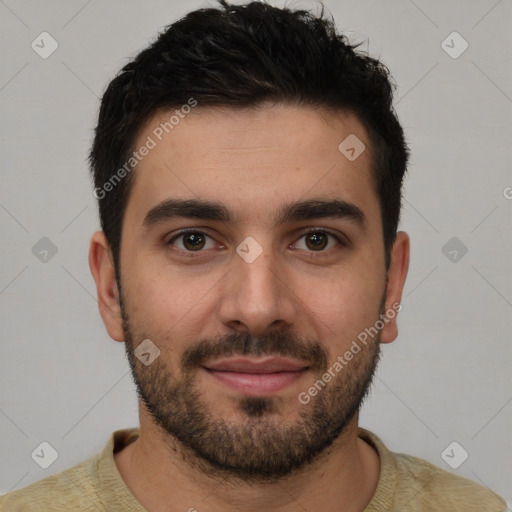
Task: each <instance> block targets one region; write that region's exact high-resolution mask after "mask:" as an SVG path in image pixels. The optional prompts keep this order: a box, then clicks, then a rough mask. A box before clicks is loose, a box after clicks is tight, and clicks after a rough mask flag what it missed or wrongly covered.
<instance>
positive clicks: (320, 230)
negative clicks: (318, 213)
mask: <svg viewBox="0 0 512 512" xmlns="http://www.w3.org/2000/svg"><path fill="white" fill-rule="evenodd" d="M312 233H315V234H316V233H321V234H324V235H328V236H331V237H333V238H334V239H335V240H336V241H337V242H338V244H339V245H340V246H342V247H346V246H347V245H348V243H347V242H345V241H344V240H343V239H342V238H341V237H340V236H338V235H336V234H335V233H333V232H332V231H329V230H326V229H324V228H310V229H308V230H307V231H304V232H303V233H302V234H301V235H300V237H299V238H298V240H300V239H301V238H303V237H305V236H307V235H309V234H312ZM189 234H200V235H206V236H207V237H209V238H213V237H211V236H210V235H208V233H205V232H204V231H200V230H199V229H193V228H185V229H182V230H180V231H178V232H177V233H176V234H175V235H174V236H173V237H172V238H171V239H169V240H168V241H167V242H165V244H164V245H165V246H168V245H172V244H173V243H174V242H175V241H176V240H177V239H178V238H180V237H183V236H185V235H189ZM332 249H334V248H331V249H327V250H322V251H308V252H311V253H313V254H315V255H318V256H316V257H322V256H323V255H326V253H327V252H329V251H330V250H332ZM177 250H178V251H180V252H182V253H185V254H186V255H187V256H190V257H194V255H196V254H200V253H204V252H206V251H203V250H199V251H184V250H183V249H177Z"/></svg>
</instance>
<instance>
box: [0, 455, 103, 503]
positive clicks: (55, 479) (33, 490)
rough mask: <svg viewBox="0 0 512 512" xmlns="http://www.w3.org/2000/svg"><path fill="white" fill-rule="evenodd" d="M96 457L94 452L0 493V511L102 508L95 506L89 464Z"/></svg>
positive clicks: (95, 500)
mask: <svg viewBox="0 0 512 512" xmlns="http://www.w3.org/2000/svg"><path fill="white" fill-rule="evenodd" d="M97 458H98V456H97V455H95V456H94V457H91V458H90V459H87V460H85V461H83V462H80V463H79V464H77V465H75V466H73V467H71V468H69V469H66V470H64V471H61V472H60V473H56V474H55V475H51V476H49V477H46V478H44V479H42V480H39V481H37V482H34V483H32V484H30V485H28V486H26V487H24V488H22V489H19V490H17V491H13V492H10V493H8V494H5V495H4V496H0V512H18V511H19V512H21V511H23V512H36V511H41V510H53V511H55V512H61V511H62V512H64V511H68V510H71V509H75V510H85V511H88V510H91V511H92V510H95V511H96V512H97V511H98V510H99V509H100V510H102V509H101V508H99V507H98V506H97V498H96V496H95V489H94V485H93V482H92V479H91V476H90V475H91V465H94V464H95V461H96V460H97ZM70 506H71V508H70Z"/></svg>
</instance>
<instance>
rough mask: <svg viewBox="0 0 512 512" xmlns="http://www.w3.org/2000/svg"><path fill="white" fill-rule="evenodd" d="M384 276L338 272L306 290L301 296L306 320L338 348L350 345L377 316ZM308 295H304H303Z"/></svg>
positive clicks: (368, 273)
mask: <svg viewBox="0 0 512 512" xmlns="http://www.w3.org/2000/svg"><path fill="white" fill-rule="evenodd" d="M383 279H384V278H383V276H376V275H373V274H372V272H371V271H368V268H366V271H365V272H362V271H361V272H359V271H357V270H355V269H350V270H346V271H344V272H340V273H339V274H338V275H337V276H336V277H330V278H329V279H325V280H323V281H317V282H316V286H307V285H306V288H305V289H303V290H302V291H303V293H301V296H302V297H304V299H303V300H304V302H305V303H306V304H307V306H308V312H307V314H308V316H309V318H310V319H311V321H313V322H314V323H315V324H316V328H317V329H318V332H320V333H322V335H324V336H326V339H328V338H331V339H333V343H336V344H339V346H340V347H344V346H345V345H347V344H348V345H350V343H351V341H352V340H353V339H354V338H355V337H356V336H357V335H358V334H359V333H360V332H361V331H363V330H364V329H365V327H368V326H370V325H373V324H374V323H375V321H376V319H377V318H378V315H379V313H380V302H381V298H382V294H383V292H384V287H383V284H381V281H382V283H383ZM306 291H307V293H306Z"/></svg>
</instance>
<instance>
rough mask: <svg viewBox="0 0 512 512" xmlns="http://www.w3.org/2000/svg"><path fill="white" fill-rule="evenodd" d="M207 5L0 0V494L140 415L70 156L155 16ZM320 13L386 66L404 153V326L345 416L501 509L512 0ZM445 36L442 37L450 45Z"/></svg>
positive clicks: (507, 436) (509, 266) (96, 446)
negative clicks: (98, 279) (362, 399)
mask: <svg viewBox="0 0 512 512" xmlns="http://www.w3.org/2000/svg"><path fill="white" fill-rule="evenodd" d="M211 3H212V4H213V2H211ZM274 3H275V4H276V5H282V3H281V2H274ZM204 5H206V4H205V3H204V2H198V1H190V0H188V1H172V2H170V1H163V0H151V1H147V2H135V1H121V0H109V1H99V0H90V1H87V0H70V1H66V2H62V1H61V2H59V1H57V0H45V1H40V2H35V1H27V0H16V1H15V0H0V44H1V66H0V69H1V78H0V109H1V119H2V124H1V131H0V140H1V159H0V169H1V189H0V190H1V194H0V229H1V232H2V242H1V245H0V251H1V266H0V322H1V329H2V331H1V344H0V351H1V352H0V431H1V436H0V454H1V455H0V460H1V461H2V463H1V468H0V494H4V493H6V492H8V491H10V490H14V489H19V488H22V487H24V486H26V485H28V484H29V483H31V482H33V481H36V480H39V479H41V478H43V477H45V476H48V475H50V474H52V473H56V472H58V471H61V470H63V469H65V468H67V467H69V466H71V465H73V464H75V463H78V462H80V461H81V460H83V459H85V458H87V457H89V456H91V455H93V454H94V453H97V452H98V451H100V450H101V449H102V448H103V446H104V444H105V442H106V440H107V437H108V435H109V434H110V433H111V432H112V431H113V430H115V429H118V428H125V427H131V426H136V425H137V424H138V418H137V403H136V395H135V390H134V385H133V384H132V381H131V376H130V374H129V369H128V364H127V362H126V360H125V356H124V348H123V346H122V344H120V343H115V342H113V341H112V340H110V338H109V337H108V335H107V333H106V331H105V329H104V326H103V324H102V321H101V319H100V316H99V313H98V308H97V304H96V299H95V297H96V290H95V286H94V282H93V279H92V277H91V275H90V271H89V267H88V263H87V254H88V246H89V239H90V235H91V234H92V233H93V231H95V230H96V229H97V228H98V226H99V222H98V218H97V213H96V205H95V200H94V198H93V195H92V186H91V182H90V178H89V175H88V168H87V164H86V156H87V152H88V149H89V144H90V141H91V135H92V129H93V127H94V123H95V119H96V115H97V109H98V105H99V99H98V98H99V97H101V94H102V92H103V90H104V88H105V87H106V85H107V83H108V81H109V80H110V79H111V78H113V76H114V74H115V73H116V72H117V70H118V69H119V68H120V67H121V66H122V65H123V64H125V63H126V62H127V60H128V58H129V57H130V56H134V55H135V54H136V53H137V52H138V51H140V50H141V49H142V48H143V47H144V46H146V45H147V43H148V42H149V41H150V40H152V39H153V38H154V37H155V36H156V34H157V32H158V31H159V30H161V29H162V28H163V27H164V26H165V25H167V24H169V23H171V22H172V21H174V20H175V19H177V18H178V17H181V16H182V15H184V14H185V13H186V12H188V11H189V10H192V9H194V8H196V7H199V6H204ZM291 5H292V6H301V7H304V6H305V7H307V8H312V7H313V8H314V7H315V5H317V4H315V3H314V2H308V1H302V2H292V3H291ZM325 5H326V6H327V7H328V8H329V9H330V10H331V12H332V13H333V14H334V17H335V19H336V21H337V24H338V26H339V28H340V29H341V30H344V31H347V32H351V33H352V35H351V37H352V38H353V40H361V41H363V40H364V41H366V42H365V45H364V47H367V48H369V51H370V53H371V54H372V55H373V56H377V57H380V58H381V59H382V60H383V61H384V63H385V64H387V65H388V66H389V67H390V69H391V71H392V73H393V75H394V77H395V80H396V82H397V83H398V85H399V88H398V91H397V103H396V108H397V112H398V114H399V117H400V119H401V121H402V123H403V126H404V128H405V130H406V133H407V137H408V140H409V143H410V145H411V149H412V160H411V164H410V168H409V176H408V178H407V180H406V183H405V204H404V206H405V209H404V213H403V220H402V223H401V229H403V230H406V231H407V232H408V233H409V234H410V236H411V241H412V255H411V266H410V271H409V276H408V281H407V284H406V287H405V293H404V297H403V310H402V313H401V314H400V321H399V327H400V334H399V338H398V340H397V341H395V342H394V343H393V344H391V345H387V346H384V347H383V350H384V356H383V360H382V362H381V365H380V368H379V371H378V376H377V378H376V380H375V385H374V388H373V392H372V395H371V398H370V399H369V400H368V402H367V403H366V405H365V406H364V409H363V411H362V415H361V425H362V426H364V427H367V428H370V429H371V430H373V431H374V432H375V433H377V434H378V435H379V436H380V437H381V438H382V439H383V440H384V441H385V442H386V443H387V444H388V446H389V447H390V448H391V449H392V450H394V451H399V452H405V453H410V454H413V455H417V456H420V457H423V458H425V459H427V460H429V461H431V462H433V463H434V464H436V465H439V466H441V467H443V468H445V469H448V470H450V471H454V472H456V473H458V474H460V475H463V476H466V477H469V478H471V479H473V480H476V481H479V482H481V483H482V484H483V485H486V486H488V487H490V488H492V489H493V490H495V491H496V492H498V493H499V494H501V495H502V496H503V497H505V498H506V499H507V500H508V501H509V503H512V488H511V480H512V475H511V469H510V468H511V467H512V436H511V433H510V432H511V425H512V421H511V420H512V377H511V371H510V368H511V363H512V349H511V339H510V332H511V328H512V320H511V317H512V315H511V311H512V257H511V256H512V243H511V236H510V235H511V225H512V223H511V213H512V199H511V198H512V188H510V187H512V174H511V172H510V171H511V160H512V158H511V141H512V138H511V131H512V130H511V125H512V123H511V109H512V76H511V75H512V73H511V71H512V66H511V62H512V61H511V60H510V49H511V38H512V36H511V34H512V30H511V25H512V23H511V10H512V9H511V2H510V0H501V1H496V0H481V1H449V2H445V1H440V0H437V1H428V2H427V1H426V0H415V1H412V0H394V1H387V2H381V1H377V0H373V1H365V0H353V1H345V0H340V1H329V2H325ZM43 31H47V32H49V33H50V34H51V35H52V37H53V38H55V40H56V41H57V42H58V44H59V46H58V48H57V50H56V51H55V52H54V53H53V54H52V55H51V56H50V57H48V58H47V59H43V58H41V57H40V56H39V55H38V54H37V53H36V52H35V51H34V50H33V49H32V48H31V43H32V41H33V40H35V39H36V38H37V36H39V34H40V33H41V32H43ZM453 31H457V32H458V33H459V34H460V35H461V36H462V37H463V38H464V40H466V41H467V43H468V44H469V47H468V48H467V50H466V51H465V52H464V53H462V54H461V55H460V56H458V58H453V56H450V55H448V53H447V52H446V51H445V50H444V49H443V47H442V41H443V40H445V39H446V38H447V36H448V35H449V34H451V33H452V32H453ZM457 37H458V36H455V39H453V37H451V39H450V38H448V40H447V43H445V45H446V44H448V45H449V46H453V48H452V49H451V50H450V51H451V52H452V53H453V52H456V53H458V52H460V50H461V49H462V46H461V43H462V41H461V40H459V39H457ZM36 42H37V41H36ZM46 47H47V48H48V46H46ZM507 187H509V188H507ZM507 197H508V198H507ZM43 237H47V238H48V239H50V240H51V242H52V243H53V244H54V245H55V247H56V248H57V253H56V254H55V255H53V256H51V253H49V254H48V255H47V261H40V259H39V258H38V257H36V255H34V253H33V246H34V245H35V244H36V243H38V241H39V240H40V239H41V238H43ZM452 237H457V239H458V240H455V241H452V244H455V245H453V246H451V245H449V246H448V247H447V248H445V249H444V252H443V247H444V246H445V244H446V243H447V242H448V241H449V240H450V239H451V238H452ZM41 243H43V244H44V243H45V242H41ZM46 243H47V242H46ZM461 244H464V246H466V247H467V249H468V252H467V253H466V254H465V255H462V254H463V251H462V249H463V246H462V245H461ZM454 250H455V251H457V252H456V253H454V252H453V251H454ZM450 251H452V253H451V254H450ZM35 252H36V253H37V251H35ZM445 253H446V255H445ZM454 258H456V261H452V260H453V259H454ZM43 441H46V442H48V443H50V444H51V445H52V446H53V447H54V448H55V450H56V451H57V452H58V454H59V456H58V458H57V460H56V461H55V462H54V463H53V464H52V465H51V466H50V467H49V468H48V469H46V470H45V469H42V468H40V467H39V466H38V465H37V464H36V462H34V460H33V459H32V457H31V453H32V452H33V450H34V449H35V448H36V447H38V446H39V444H40V443H41V442H43ZM453 441H456V442H458V443H459V444H460V445H461V446H462V447H463V448H464V449H465V450H466V451H467V452H468V453H469V457H468V459H467V460H466V461H465V462H464V463H463V464H461V465H460V466H459V467H458V468H457V469H452V468H450V467H449V466H448V465H447V463H446V462H445V460H443V458H442V457H441V453H442V452H443V451H444V450H445V448H446V447H447V446H448V445H449V444H450V443H452V442H453ZM449 453H450V455H452V460H456V459H457V458H458V457H460V456H461V453H462V452H461V451H460V449H459V448H456V449H455V451H454V452H450V451H449Z"/></svg>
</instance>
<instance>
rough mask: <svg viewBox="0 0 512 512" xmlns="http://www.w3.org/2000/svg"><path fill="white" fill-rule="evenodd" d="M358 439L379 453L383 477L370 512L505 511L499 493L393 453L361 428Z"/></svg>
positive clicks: (417, 460)
mask: <svg viewBox="0 0 512 512" xmlns="http://www.w3.org/2000/svg"><path fill="white" fill-rule="evenodd" d="M358 435H359V437H360V438H362V439H363V440H365V441H366V442H367V443H369V444H370V445H371V446H373V448H374V449H375V450H376V451H377V452H378V454H379V459H380V465H381V470H380V476H379V482H378V484H377V489H376V491H375V494H374V497H373V499H372V501H371V502H370V504H369V506H368V508H367V509H366V510H367V512H374V511H379V512H380V511H381V510H393V511H395V510H400V512H437V511H439V510H449V511H450V512H506V510H507V504H506V503H505V501H504V500H503V499H502V498H500V497H499V496H498V495H497V494H495V493H494V492H492V491H490V490H489V489H487V488H486V487H484V486H482V485H480V484H478V483H476V482H473V481H472V480H469V479H467V478H463V477H461V476H459V475H456V474H454V473H451V472H449V471H446V470H445V469H442V468H440V467H438V466H436V465H434V464H432V463H430V462H428V461H426V460H424V459H420V458H419V457H414V456H412V455H406V454H404V453H395V452H392V451H390V450H389V449H388V448H387V447H386V446H385V444H384V443H383V442H382V440H381V439H380V438H379V437H378V436H376V435H375V434H374V433H373V432H371V431H369V430H366V429H363V428H359V434H358Z"/></svg>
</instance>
